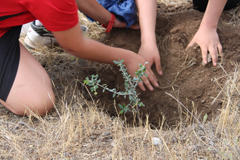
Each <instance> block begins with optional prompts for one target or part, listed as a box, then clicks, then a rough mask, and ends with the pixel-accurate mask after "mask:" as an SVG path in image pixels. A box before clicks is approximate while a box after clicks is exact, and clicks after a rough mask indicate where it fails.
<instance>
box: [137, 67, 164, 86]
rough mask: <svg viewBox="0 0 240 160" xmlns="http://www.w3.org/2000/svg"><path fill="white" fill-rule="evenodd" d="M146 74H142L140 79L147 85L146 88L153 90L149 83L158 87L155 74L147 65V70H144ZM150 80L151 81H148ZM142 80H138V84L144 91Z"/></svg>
mask: <svg viewBox="0 0 240 160" xmlns="http://www.w3.org/2000/svg"><path fill="white" fill-rule="evenodd" d="M145 73H146V74H147V76H148V77H146V76H143V77H142V81H143V83H144V84H145V85H146V86H147V88H148V89H149V90H150V91H153V90H154V89H153V87H152V85H151V84H153V85H154V86H155V87H159V85H158V83H157V78H156V77H155V75H154V74H153V72H152V70H151V69H149V67H147V70H146V72H145ZM150 82H151V83H150ZM143 83H142V82H139V83H138V86H139V87H140V88H141V90H143V91H145V90H146V89H145V87H144V85H143Z"/></svg>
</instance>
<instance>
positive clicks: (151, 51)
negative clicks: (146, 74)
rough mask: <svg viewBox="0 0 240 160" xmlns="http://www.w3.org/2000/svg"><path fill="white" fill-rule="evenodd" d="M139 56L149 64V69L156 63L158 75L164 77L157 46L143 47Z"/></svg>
mask: <svg viewBox="0 0 240 160" xmlns="http://www.w3.org/2000/svg"><path fill="white" fill-rule="evenodd" d="M138 55H140V56H142V57H143V58H144V60H145V61H146V62H148V64H149V67H151V66H152V65H153V63H155V66H156V70H157V73H158V74H159V75H162V67H161V60H160V55H159V51H158V48H157V45H156V44H153V45H151V46H150V45H141V47H140V49H139V51H138Z"/></svg>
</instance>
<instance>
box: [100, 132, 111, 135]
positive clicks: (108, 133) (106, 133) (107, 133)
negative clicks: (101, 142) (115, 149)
mask: <svg viewBox="0 0 240 160" xmlns="http://www.w3.org/2000/svg"><path fill="white" fill-rule="evenodd" d="M109 135H111V133H110V132H105V133H103V134H102V136H109Z"/></svg>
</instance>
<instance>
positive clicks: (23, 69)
mask: <svg viewBox="0 0 240 160" xmlns="http://www.w3.org/2000/svg"><path fill="white" fill-rule="evenodd" d="M0 103H2V104H3V105H4V106H5V107H7V108H8V109H9V110H10V111H12V112H13V113H15V114H17V115H29V114H30V112H29V109H30V110H31V111H33V112H34V113H36V114H38V115H45V114H46V113H47V112H48V111H49V110H51V108H52V107H53V104H54V103H55V97H54V93H53V90H52V85H51V81H50V78H49V76H48V74H47V72H46V71H45V70H44V68H43V67H42V66H41V65H40V63H38V61H37V60H36V59H35V58H34V57H33V56H32V55H31V53H29V52H28V50H27V49H26V48H25V47H24V46H23V45H22V44H21V43H20V62H19V67H18V71H17V75H16V78H15V81H14V83H13V86H12V88H11V91H10V93H9V95H8V98H7V100H6V102H4V101H2V100H0Z"/></svg>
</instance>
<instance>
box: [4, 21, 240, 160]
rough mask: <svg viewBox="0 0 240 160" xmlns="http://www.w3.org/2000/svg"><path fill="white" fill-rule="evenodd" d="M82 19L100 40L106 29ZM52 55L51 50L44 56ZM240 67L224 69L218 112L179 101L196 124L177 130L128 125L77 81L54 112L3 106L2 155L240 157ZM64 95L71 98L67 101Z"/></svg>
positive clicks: (31, 156) (140, 157) (142, 157)
mask: <svg viewBox="0 0 240 160" xmlns="http://www.w3.org/2000/svg"><path fill="white" fill-rule="evenodd" d="M82 23H83V24H84V23H85V25H87V26H88V27H89V29H90V33H93V32H92V31H94V34H93V35H92V37H91V36H90V37H91V38H93V39H99V38H100V37H98V35H99V33H102V32H103V31H102V29H100V30H97V29H96V28H94V27H98V26H97V25H95V24H89V23H87V22H84V19H83V20H82ZM91 27H93V28H91ZM95 31H96V32H95ZM88 37H89V36H88ZM51 53H52V54H51ZM54 54H55V51H48V53H47V54H45V56H46V57H45V58H47V57H51V56H54ZM43 58H44V56H43ZM49 59H51V58H49ZM238 68H239V66H238V65H237V64H236V70H235V71H234V72H233V73H226V77H228V78H227V81H226V83H225V84H224V85H221V86H220V87H221V88H222V90H221V92H220V93H219V94H221V95H222V96H221V99H220V98H219V97H216V99H215V100H217V101H222V109H221V114H220V115H219V116H217V117H216V118H215V119H212V120H210V119H209V120H208V121H205V120H200V119H198V117H196V115H195V114H194V113H192V112H188V111H187V110H186V108H184V106H183V105H181V102H179V104H180V105H179V106H180V107H181V110H183V111H184V112H186V113H188V115H189V119H191V120H192V122H193V123H192V124H191V125H188V126H187V125H184V124H185V123H183V122H182V121H183V120H181V121H180V122H179V125H178V126H177V127H176V128H167V129H166V128H163V125H161V126H160V128H159V129H155V128H154V127H152V126H151V125H150V124H149V123H148V121H146V122H144V125H141V124H140V126H137V127H128V126H127V124H126V123H125V121H124V120H121V119H120V118H118V117H110V116H109V115H107V114H106V113H104V112H103V111H101V110H98V109H97V107H96V105H97V102H95V101H94V100H93V101H91V102H89V101H86V100H85V98H84V97H83V96H82V94H81V93H80V92H79V91H78V90H77V89H76V87H75V84H73V85H72V86H71V87H68V88H66V90H67V89H71V93H72V95H67V94H65V95H63V96H62V97H59V99H62V100H61V101H59V102H57V104H56V106H55V110H54V111H53V113H50V114H49V115H47V116H45V117H37V118H32V117H30V118H28V117H20V116H15V115H13V114H11V113H9V112H8V111H7V110H6V109H5V108H3V107H1V108H0V109H1V114H0V124H1V127H0V159H21V160H25V159H239V157H240V149H239V136H240V122H239V116H240V115H239V105H240V104H239V96H240V73H239V72H240V71H239V70H238ZM223 70H224V69H223ZM218 80H219V79H216V80H215V82H216V83H218ZM219 85H220V84H219ZM66 92H67V91H66ZM166 94H167V93H166ZM169 96H172V95H169ZM66 97H71V99H72V101H70V103H67V102H66V101H65V99H66ZM172 97H173V96H172ZM173 100H175V98H174V97H173ZM163 123H164V122H163ZM153 138H155V139H156V138H158V140H159V141H158V144H154V143H153V141H152V140H153Z"/></svg>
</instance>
